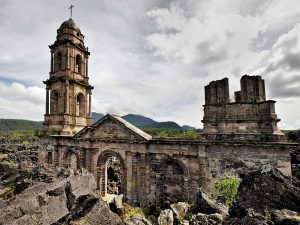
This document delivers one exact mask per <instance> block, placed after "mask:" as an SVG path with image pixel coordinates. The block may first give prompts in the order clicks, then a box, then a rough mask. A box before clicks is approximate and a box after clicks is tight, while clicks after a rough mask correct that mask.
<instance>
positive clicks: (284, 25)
mask: <svg viewBox="0 0 300 225" xmlns="http://www.w3.org/2000/svg"><path fill="white" fill-rule="evenodd" d="M299 17H300V14H297V15H292V16H290V17H289V18H284V20H283V21H280V23H278V21H276V23H274V24H270V25H269V26H268V27H267V28H266V29H263V30H260V31H259V32H258V34H257V37H256V38H255V39H253V40H252V43H251V46H250V48H251V49H252V50H253V51H256V52H261V51H264V50H268V49H270V48H271V47H272V46H273V45H274V44H275V42H276V41H277V40H278V38H279V37H280V36H282V35H283V34H286V33H288V32H289V31H290V30H291V29H293V28H294V27H295V26H296V24H297V23H298V22H299Z"/></svg>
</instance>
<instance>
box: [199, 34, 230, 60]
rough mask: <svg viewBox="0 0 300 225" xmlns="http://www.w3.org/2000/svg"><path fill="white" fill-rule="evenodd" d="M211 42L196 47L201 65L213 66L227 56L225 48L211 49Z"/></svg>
mask: <svg viewBox="0 0 300 225" xmlns="http://www.w3.org/2000/svg"><path fill="white" fill-rule="evenodd" d="M212 45H213V41H211V40H207V41H204V42H202V43H200V44H199V45H198V46H197V51H198V53H199V61H200V62H201V63H203V64H213V63H217V62H221V61H223V60H225V59H226V58H227V56H228V53H227V51H226V50H225V48H217V49H213V48H212Z"/></svg>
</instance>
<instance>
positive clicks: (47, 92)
mask: <svg viewBox="0 0 300 225" xmlns="http://www.w3.org/2000/svg"><path fill="white" fill-rule="evenodd" d="M46 115H49V87H48V86H47V87H46Z"/></svg>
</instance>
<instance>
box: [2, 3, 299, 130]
mask: <svg viewBox="0 0 300 225" xmlns="http://www.w3.org/2000/svg"><path fill="white" fill-rule="evenodd" d="M0 2H1V8H0V19H1V26H0V33H1V34H2V35H1V36H0V49H1V50H0V51H1V54H0V94H1V96H0V118H1V117H5V118H8V117H10V118H12V117H14V118H28V119H30V118H32V119H42V116H43V114H44V97H45V96H44V94H45V92H44V85H43V84H42V80H45V79H47V77H48V76H49V75H48V72H49V61H50V54H49V49H48V45H49V44H52V43H53V42H54V41H55V37H56V29H57V28H58V27H59V26H60V23H62V22H63V21H64V20H66V19H68V13H69V12H68V7H69V4H71V1H59V0H44V1H39V0H28V1H22V0H15V1H9V0H0ZM298 6H299V1H298V0H289V2H288V4H287V3H286V1H280V0H226V1H224V0H210V1H208V0H165V1H161V0H152V1H148V0H128V1H125V2H124V1H110V0H103V1H97V0H90V1H88V3H87V2H80V1H77V2H76V3H75V8H74V20H75V21H76V23H77V24H78V25H79V26H80V28H81V30H82V32H83V34H84V35H85V43H86V45H87V46H88V47H89V49H90V51H91V56H90V61H89V72H90V82H91V84H92V85H94V86H95V89H94V92H93V110H95V111H98V112H102V113H108V112H111V113H117V114H121V115H122V114H127V113H138V114H143V115H145V116H150V117H153V118H154V119H156V120H160V121H163V120H174V121H176V122H178V123H180V124H189V125H193V126H197V127H200V126H201V122H200V121H201V117H202V116H203V111H202V104H203V103H204V90H203V87H204V85H206V84H208V83H209V82H210V81H211V80H216V79H221V78H223V77H225V76H228V77H229V78H230V89H231V95H232V93H233V91H235V90H238V89H239V78H240V76H241V75H243V74H245V73H247V74H257V73H260V74H261V75H262V76H263V77H264V78H265V79H266V81H267V82H266V86H267V91H268V92H267V95H268V96H270V97H271V98H273V97H274V98H276V99H278V100H279V101H278V103H277V112H278V115H279V117H281V118H282V119H283V122H282V123H281V126H282V127H285V128H298V127H297V126H298V125H297V123H296V122H295V123H293V121H299V117H298V116H297V115H299V110H298V108H300V107H299V106H300V105H299V104H298V99H299V95H298V92H297V90H298V89H299V79H298V78H299V71H298V70H299V68H297V65H298V61H297V60H298V58H297V57H298V55H300V54H299V53H300V52H299V51H300V46H299V38H300V37H299V33H300V30H299V25H297V24H298V18H299V14H300V8H299V7H298ZM87 15H88V16H87ZM289 46H290V47H289ZM1 80H2V81H3V82H1ZM23 84H26V86H24V85H23ZM297 88H298V89H297ZM289 102H293V103H289ZM295 109H297V110H295ZM291 111H293V112H291Z"/></svg>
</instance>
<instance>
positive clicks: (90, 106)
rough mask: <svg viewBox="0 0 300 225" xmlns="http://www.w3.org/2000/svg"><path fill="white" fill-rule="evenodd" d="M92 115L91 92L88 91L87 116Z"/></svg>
mask: <svg viewBox="0 0 300 225" xmlns="http://www.w3.org/2000/svg"><path fill="white" fill-rule="evenodd" d="M91 116H92V92H90V93H89V117H91Z"/></svg>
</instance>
